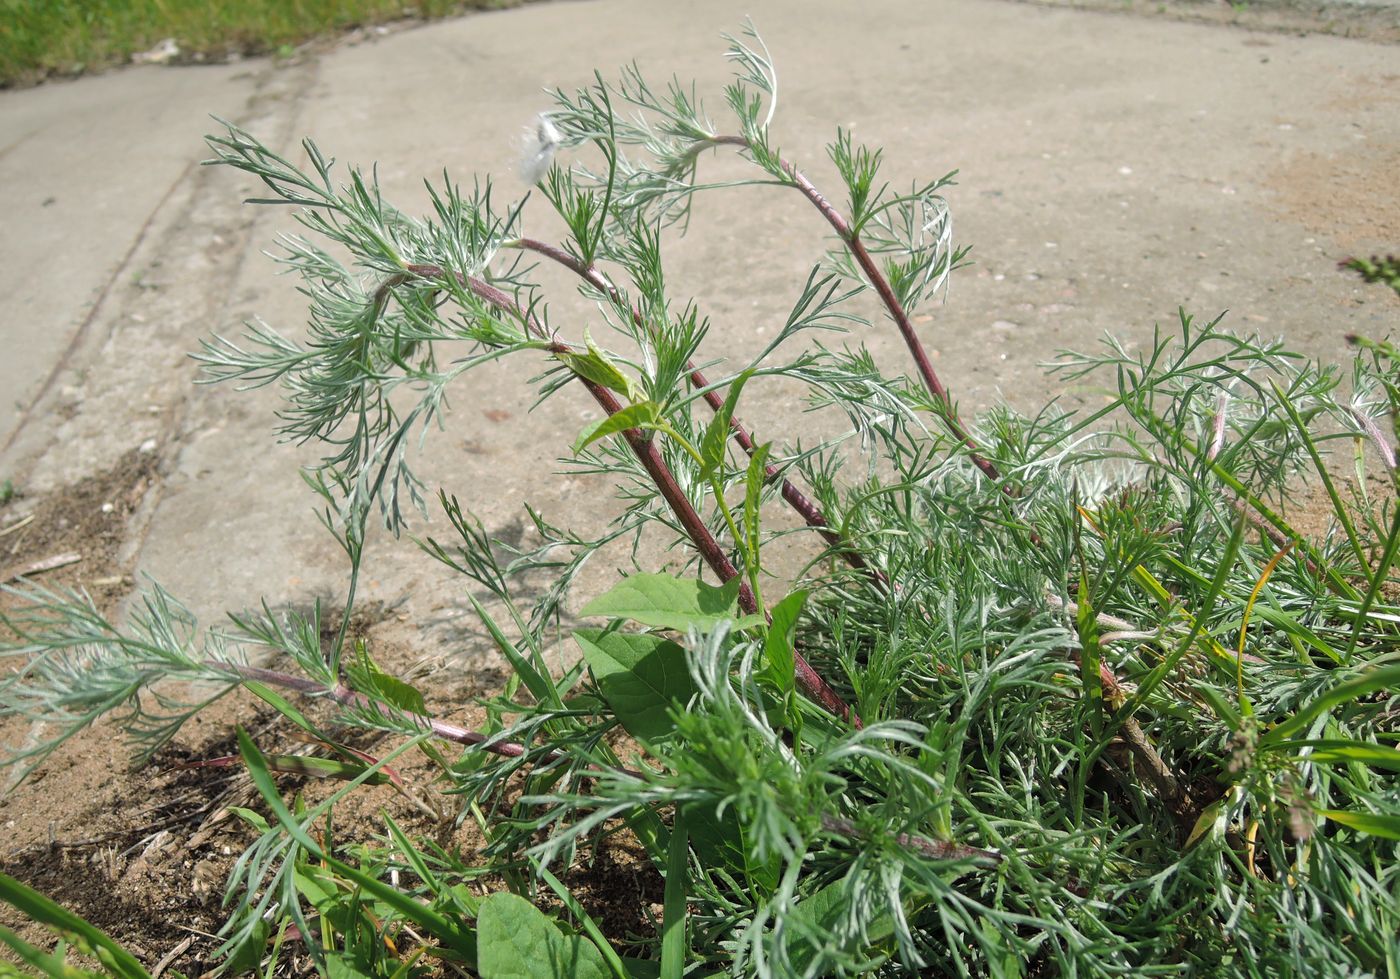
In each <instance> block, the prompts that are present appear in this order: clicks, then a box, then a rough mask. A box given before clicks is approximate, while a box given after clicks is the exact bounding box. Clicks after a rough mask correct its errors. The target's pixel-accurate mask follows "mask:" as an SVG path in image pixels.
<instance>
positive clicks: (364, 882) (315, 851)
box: [238, 727, 476, 962]
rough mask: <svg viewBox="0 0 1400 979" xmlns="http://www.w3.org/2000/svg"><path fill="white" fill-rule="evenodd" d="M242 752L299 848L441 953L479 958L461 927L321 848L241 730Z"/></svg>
mask: <svg viewBox="0 0 1400 979" xmlns="http://www.w3.org/2000/svg"><path fill="white" fill-rule="evenodd" d="M238 750H239V752H240V753H241V754H242V755H243V760H244V762H245V763H246V764H247V766H248V774H249V776H250V777H251V778H252V780H253V785H254V786H256V787H257V790H258V792H259V793H261V795H262V797H263V801H265V802H266V803H267V806H268V809H269V810H270V811H271V812H272V815H273V816H275V817H277V821H278V822H279V823H280V824H281V826H282V829H283V830H284V831H285V832H286V833H287V835H288V836H290V837H291V838H292V839H293V840H294V841H295V842H296V844H297V845H298V846H300V847H301V848H302V849H304V850H306V851H307V852H308V853H310V854H312V855H313V856H315V857H317V858H318V859H320V860H322V861H324V862H325V864H326V866H327V867H329V868H330V869H332V870H334V871H335V872H336V873H337V874H339V875H340V876H342V877H344V878H345V879H347V880H349V881H351V882H352V883H354V884H358V885H359V886H360V888H361V889H362V890H364V891H365V892H367V893H368V894H369V895H370V896H371V897H374V898H377V899H378V900H380V901H383V902H384V903H385V904H387V905H388V906H389V907H391V908H393V909H394V910H395V911H397V912H398V913H399V914H401V915H403V916H404V917H405V918H407V919H408V920H409V921H411V922H413V923H414V924H416V925H418V926H419V927H420V928H422V929H423V930H424V931H426V932H427V933H428V934H429V935H431V936H432V937H433V938H435V939H437V940H438V941H440V942H442V943H443V945H444V946H446V948H445V949H443V950H441V951H445V952H448V953H449V954H451V953H455V954H456V955H457V956H460V957H461V958H463V959H465V960H466V961H468V962H470V961H472V960H474V959H475V958H476V939H475V937H474V936H473V935H472V933H471V932H470V931H466V930H464V929H463V928H462V927H461V926H460V925H458V924H457V923H455V922H453V921H452V920H450V919H449V918H447V917H446V916H444V915H442V914H439V913H438V912H437V911H435V910H434V909H432V908H430V907H428V906H427V905H426V904H423V903H422V902H420V901H416V900H414V899H413V898H411V897H409V896H408V895H407V894H404V893H403V892H402V891H399V890H398V889H396V888H393V887H390V886H389V885H388V884H386V883H384V882H383V881H382V880H380V879H379V878H378V877H374V876H372V875H370V874H367V873H365V872H364V871H362V870H360V869H359V868H358V867H352V866H351V865H350V864H348V863H345V862H344V861H342V860H338V859H336V858H335V857H333V856H331V855H330V854H328V853H326V852H325V851H324V850H323V849H322V848H321V846H320V844H319V843H317V842H316V841H315V840H314V839H312V838H311V834H310V833H308V832H307V831H306V827H305V826H303V825H302V823H301V821H300V820H299V819H297V818H296V817H295V816H294V815H292V812H291V810H289V809H288V808H287V804H286V803H285V802H283V801H282V794H281V793H280V792H278V791H277V784H276V783H275V782H273V780H272V775H271V773H270V772H269V771H268V769H267V764H266V762H264V760H263V755H262V751H261V750H260V749H259V748H258V746H257V745H256V744H254V743H253V740H252V738H250V737H248V732H247V731H245V730H243V728H241V727H240V728H238Z"/></svg>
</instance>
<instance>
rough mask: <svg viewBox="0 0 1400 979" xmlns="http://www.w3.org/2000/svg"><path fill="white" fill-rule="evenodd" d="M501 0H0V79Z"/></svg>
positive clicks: (267, 40) (267, 42)
mask: <svg viewBox="0 0 1400 979" xmlns="http://www.w3.org/2000/svg"><path fill="white" fill-rule="evenodd" d="M510 5H511V0H199V2H197V3H183V2H177V0H3V3H0V86H7V85H22V84H28V83H33V82H35V81H39V80H42V79H43V78H45V77H46V76H48V75H51V74H76V73H80V72H84V71H93V70H96V69H100V68H106V67H110V66H112V65H119V64H124V63H125V62H126V61H128V60H129V59H130V58H131V56H132V55H134V54H138V53H140V52H143V51H148V50H150V49H151V48H152V47H154V46H155V45H157V44H159V43H160V42H161V41H163V40H164V39H166V38H174V40H175V43H176V45H177V46H178V47H179V49H180V54H179V56H178V57H179V58H180V59H181V60H190V59H195V58H200V59H206V60H217V59H219V58H224V57H227V56H228V55H230V54H234V53H237V54H260V53H264V52H268V51H276V50H279V49H281V48H284V47H286V46H289V45H295V44H300V43H302V42H303V41H307V40H310V39H311V38H314V37H318V36H322V35H327V34H336V33H339V32H341V31H345V30H348V29H350V28H353V27H364V26H368V25H371V24H381V23H384V22H386V21H391V20H399V19H402V18H404V17H421V18H434V17H446V16H449V15H451V14H455V13H460V12H461V11H464V10H476V9H484V8H487V9H489V8H498V7H504V6H510Z"/></svg>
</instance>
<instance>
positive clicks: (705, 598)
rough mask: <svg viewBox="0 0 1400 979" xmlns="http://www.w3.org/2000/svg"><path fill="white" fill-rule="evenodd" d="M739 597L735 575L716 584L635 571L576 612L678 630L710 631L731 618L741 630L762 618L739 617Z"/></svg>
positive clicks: (754, 616) (737, 580)
mask: <svg viewBox="0 0 1400 979" xmlns="http://www.w3.org/2000/svg"><path fill="white" fill-rule="evenodd" d="M738 596H739V579H738V578H731V579H729V581H727V582H725V583H724V584H723V585H718V586H716V585H709V584H706V583H705V582H703V581H700V580H698V579H690V578H685V579H682V578H677V577H674V576H673V575H669V574H634V575H629V576H628V577H626V578H623V579H622V580H621V581H619V582H618V583H617V584H616V585H614V586H613V587H612V588H611V589H610V590H608V591H607V592H605V593H604V594H602V595H599V596H598V597H597V598H595V599H593V601H591V602H589V603H588V604H587V605H585V606H584V607H583V608H582V609H580V610H579V615H585V616H586V615H604V616H607V617H608V618H612V619H631V620H632V621H634V622H640V623H641V624H642V625H649V626H655V627H657V628H660V629H675V630H676V631H677V632H685V631H686V630H687V629H689V628H690V627H691V626H695V627H696V628H697V629H701V630H709V629H713V628H714V627H715V626H716V625H718V624H719V623H721V622H723V621H725V620H733V621H734V622H735V624H736V627H737V628H741V629H742V628H748V627H750V626H752V625H757V624H758V623H759V622H760V621H762V619H761V618H760V617H759V616H756V615H749V616H744V617H743V618H740V617H739V606H738Z"/></svg>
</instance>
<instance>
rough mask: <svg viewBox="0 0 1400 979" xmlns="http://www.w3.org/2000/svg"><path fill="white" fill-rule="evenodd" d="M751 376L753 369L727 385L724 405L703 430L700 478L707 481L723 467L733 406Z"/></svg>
mask: <svg viewBox="0 0 1400 979" xmlns="http://www.w3.org/2000/svg"><path fill="white" fill-rule="evenodd" d="M752 376H753V369H752V368H750V369H748V370H746V371H744V372H743V373H742V374H740V375H739V376H738V377H736V378H735V379H734V380H733V381H732V382H730V385H729V394H728V395H727V396H726V397H725V399H724V403H723V404H722V405H720V407H719V410H718V411H716V412H715V417H713V418H711V419H710V424H709V427H707V428H706V429H705V434H704V436H703V437H702V438H701V439H700V458H701V459H703V460H704V465H702V466H701V467H700V478H701V479H709V478H710V477H711V476H713V475H714V474H715V473H716V472H717V471H719V468H720V466H722V465H724V447H725V446H726V445H728V444H729V432H730V422H731V421H732V420H733V418H734V406H735V405H736V404H738V402H739V392H740V391H742V390H743V389H744V384H745V383H746V382H747V381H748V379H749V378H750V377H752Z"/></svg>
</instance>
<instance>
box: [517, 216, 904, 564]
mask: <svg viewBox="0 0 1400 979" xmlns="http://www.w3.org/2000/svg"><path fill="white" fill-rule="evenodd" d="M519 244H520V247H521V248H524V249H526V250H528V251H532V252H536V253H538V254H540V255H543V256H545V257H546V258H548V259H550V260H551V261H554V262H557V263H558V264H560V265H562V266H564V267H565V268H567V269H569V270H571V271H572V272H574V273H575V274H576V275H578V276H579V277H580V278H581V279H583V280H584V281H585V282H587V283H588V284H589V285H591V286H593V288H595V289H597V290H598V291H599V292H601V293H603V294H604V295H606V296H608V297H609V298H611V299H612V300H613V302H620V301H621V298H622V297H621V295H620V294H619V293H618V291H617V287H616V286H614V285H613V284H612V283H611V282H609V281H608V278H607V276H605V275H603V273H602V272H600V271H599V270H598V267H597V266H596V265H585V264H584V263H583V262H581V261H580V260H579V259H578V258H576V257H574V256H573V255H570V254H569V253H568V252H566V251H564V249H562V248H558V247H556V246H554V245H551V244H549V243H547V242H543V241H537V240H535V239H533V238H521V239H520V240H519ZM630 312H631V315H632V320H633V322H635V323H637V325H639V326H640V325H641V322H642V315H641V313H639V312H638V311H637V310H635V309H633V310H630ZM685 368H686V370H687V371H689V372H690V383H691V384H692V385H694V386H695V388H696V389H697V390H700V391H704V392H705V394H704V398H705V402H706V403H707V404H708V405H709V406H710V408H711V409H713V410H714V411H719V410H720V409H721V408H722V407H723V406H724V398H722V397H720V393H719V392H718V391H715V390H707V389H708V388H709V387H710V382H709V380H707V379H706V377H705V375H704V374H703V373H702V372H701V371H700V370H699V369H698V368H697V367H696V366H695V364H694V363H693V362H690V361H687V362H686V365H685ZM729 427H730V430H731V431H732V432H733V438H734V441H735V442H737V443H738V445H739V447H740V448H741V449H743V450H744V452H745V453H747V454H748V455H750V456H752V455H753V453H754V448H755V446H754V441H753V438H752V437H751V436H750V435H749V432H748V430H747V429H746V428H745V427H744V425H743V423H742V422H740V421H739V419H738V418H736V417H733V416H730V419H729ZM763 468H764V473H765V475H766V476H767V477H768V479H769V480H770V481H772V480H775V479H778V478H779V476H778V470H777V468H776V467H774V466H769V465H765V466H764V467H763ZM781 491H782V497H783V499H784V500H786V501H787V503H788V505H789V506H791V507H792V508H793V510H795V511H796V512H797V514H798V516H800V517H801V518H802V519H803V520H804V521H806V523H807V526H809V527H812V528H813V529H815V530H816V531H817V533H819V534H821V535H822V538H823V539H824V540H825V541H826V542H827V543H828V544H830V545H831V546H832V547H833V548H835V549H836V551H837V552H838V553H839V554H840V555H841V557H842V558H844V559H845V561H846V563H847V564H849V565H850V566H851V567H853V568H855V569H857V570H859V571H864V572H866V573H867V574H869V575H870V577H871V578H872V579H873V580H874V581H875V582H876V584H879V585H881V586H886V585H888V584H889V578H887V577H886V576H885V573H884V572H883V571H881V570H880V569H879V568H876V567H872V566H871V565H869V564H868V563H867V562H866V560H865V558H864V557H863V556H862V555H861V553H860V552H859V551H857V550H856V549H855V548H854V547H852V546H851V542H850V541H849V540H847V539H846V538H844V537H842V536H841V535H840V534H838V533H837V532H836V531H834V530H832V529H831V525H830V524H829V523H827V520H826V516H825V515H824V514H823V513H822V511H821V508H820V507H818V506H817V505H816V503H814V502H812V500H810V499H809V498H808V497H807V496H806V494H804V493H803V492H802V491H801V490H800V489H798V488H797V487H796V486H794V485H793V484H792V482H791V481H790V480H788V479H783V480H782V487H781Z"/></svg>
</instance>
